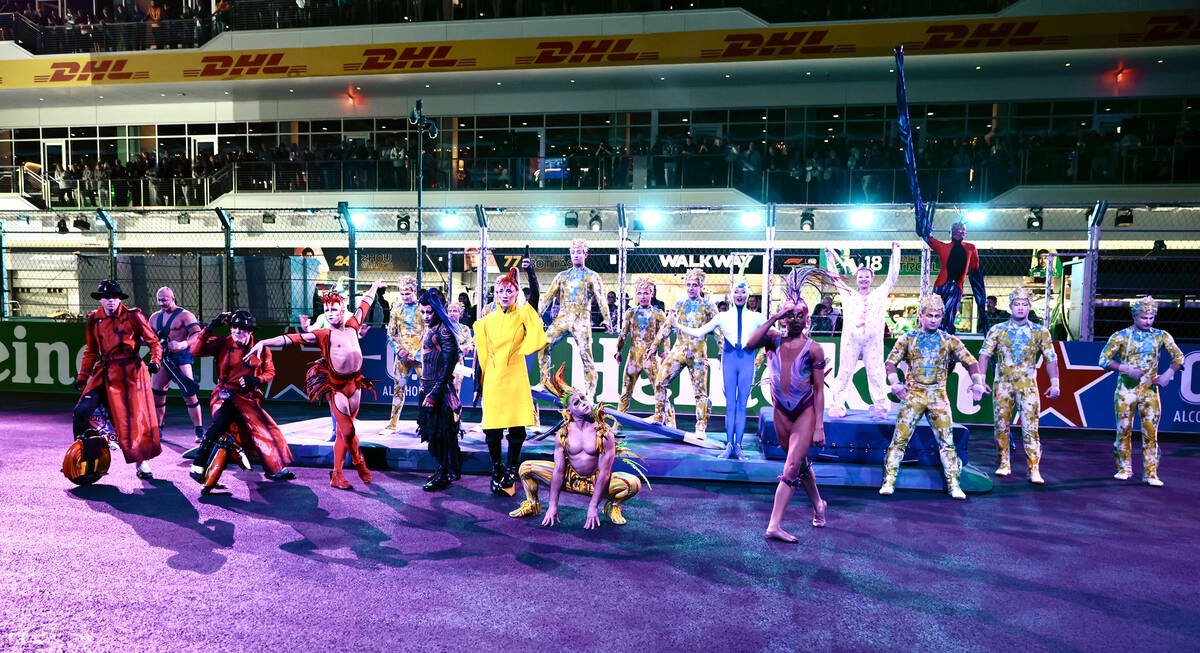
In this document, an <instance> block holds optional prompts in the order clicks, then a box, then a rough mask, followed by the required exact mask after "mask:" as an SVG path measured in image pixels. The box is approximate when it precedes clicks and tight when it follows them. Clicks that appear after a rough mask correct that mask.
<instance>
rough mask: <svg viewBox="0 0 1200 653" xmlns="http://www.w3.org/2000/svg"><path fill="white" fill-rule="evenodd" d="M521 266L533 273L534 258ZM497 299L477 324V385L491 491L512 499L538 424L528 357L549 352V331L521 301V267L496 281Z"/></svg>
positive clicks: (534, 312) (534, 310)
mask: <svg viewBox="0 0 1200 653" xmlns="http://www.w3.org/2000/svg"><path fill="white" fill-rule="evenodd" d="M521 265H522V266H523V267H525V268H526V270H530V271H532V267H531V263H530V261H529V259H525V260H523V261H522V262H521ZM531 296H532V295H531ZM495 297H496V309H495V310H493V311H492V312H491V313H488V314H487V315H485V316H484V317H483V319H481V320H479V321H478V322H476V323H475V347H476V352H477V353H476V360H477V364H478V368H477V373H476V377H475V382H476V383H478V384H479V385H480V387H481V394H482V396H483V433H484V438H485V440H486V441H487V446H488V455H489V456H491V459H492V492H493V493H495V494H498V495H501V496H511V490H512V487H513V485H514V484H515V483H516V473H517V465H518V464H519V463H520V462H521V445H522V444H523V443H524V442H525V427H526V426H531V425H532V424H533V423H534V421H535V417H534V411H533V395H532V393H531V392H530V388H529V372H528V371H527V370H526V368H525V357H526V356H528V355H529V354H533V353H535V352H538V351H541V350H542V349H543V348H545V347H546V332H545V331H543V330H542V320H541V318H540V317H538V313H537V310H536V309H535V308H534V307H533V306H532V305H530V304H529V303H526V302H524V301H521V299H522V296H521V289H520V287H519V286H518V284H517V269H516V268H510V269H509V270H508V272H507V273H506V274H505V275H504V276H502V277H500V278H498V279H496V285H495ZM504 429H508V465H507V466H506V465H505V464H504V459H503V458H502V457H501V450H500V449H501V445H500V440H501V439H502V438H503V436H504Z"/></svg>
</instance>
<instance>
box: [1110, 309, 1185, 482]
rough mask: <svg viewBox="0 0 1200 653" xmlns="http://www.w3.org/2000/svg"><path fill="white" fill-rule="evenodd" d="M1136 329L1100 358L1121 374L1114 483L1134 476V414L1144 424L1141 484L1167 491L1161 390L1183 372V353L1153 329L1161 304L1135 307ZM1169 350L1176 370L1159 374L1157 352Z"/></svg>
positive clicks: (1115, 337)
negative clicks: (1161, 465)
mask: <svg viewBox="0 0 1200 653" xmlns="http://www.w3.org/2000/svg"><path fill="white" fill-rule="evenodd" d="M1130 309H1131V310H1132V311H1133V326H1131V327H1125V328H1124V329H1121V330H1120V331H1118V332H1116V333H1114V334H1112V336H1111V337H1109V339H1108V344H1106V345H1104V351H1103V352H1101V353H1100V366H1101V367H1103V368H1105V369H1109V370H1113V371H1114V372H1119V373H1120V374H1119V375H1118V376H1117V391H1116V394H1115V395H1114V397H1113V399H1114V403H1115V405H1116V410H1117V439H1116V441H1114V442H1113V454H1114V456H1115V457H1116V459H1117V473H1116V474H1115V475H1114V476H1113V478H1117V479H1120V480H1122V481H1124V480H1126V479H1128V478H1129V477H1130V476H1132V475H1133V445H1132V443H1131V434H1132V431H1133V419H1134V415H1135V414H1140V415H1141V418H1142V461H1143V465H1142V467H1143V468H1142V481H1143V482H1144V483H1146V485H1152V486H1154V487H1162V484H1163V482H1162V480H1161V479H1159V478H1158V420H1159V418H1160V417H1161V416H1162V414H1161V412H1160V410H1161V409H1162V405H1161V404H1160V403H1159V398H1158V389H1159V388H1165V387H1166V386H1167V384H1168V383H1170V382H1171V378H1172V377H1174V376H1175V373H1176V372H1178V371H1179V370H1180V369H1182V368H1183V352H1182V351H1180V350H1179V347H1178V346H1176V344H1175V339H1174V338H1172V337H1171V334H1169V333H1167V332H1166V331H1163V330H1162V329H1155V328H1154V318H1155V317H1156V316H1157V315H1158V302H1156V301H1155V300H1154V298H1153V297H1143V298H1141V299H1139V300H1138V301H1136V302H1134V303H1133V304H1131V305H1130ZM1160 348H1161V349H1166V350H1167V355H1169V356H1170V357H1171V366H1170V367H1168V368H1167V371H1165V372H1163V373H1162V374H1159V373H1158V350H1159V349H1160Z"/></svg>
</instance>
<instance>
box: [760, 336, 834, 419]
mask: <svg viewBox="0 0 1200 653" xmlns="http://www.w3.org/2000/svg"><path fill="white" fill-rule="evenodd" d="M782 344H783V335H782V334H776V336H775V353H774V355H773V356H770V357H768V358H769V359H770V362H769V363H768V365H770V366H771V399H772V400H773V401H774V402H775V409H776V410H779V411H782V412H784V413H788V414H790V415H792V416H793V417H798V416H799V415H800V413H803V412H804V411H806V410H808V407H809V406H811V405H812V402H813V385H812V371H813V368H814V367H815V368H818V369H823V368H824V367H825V365H826V363H828V359H825V360H822V361H821V362H819V363H816V364H815V365H814V364H813V360H812V353H811V352H809V349H810V348H811V347H812V340H807V341H805V343H804V349H802V350H801V351H800V353H799V354H796V358H795V360H793V361H792V367H791V369H790V370H789V371H788V387H787V389H786V390H785V389H784V387H783V363H782V362H781V359H782V358H783V356H781V355H780V354H779V351H780V349H779V348H780V346H781V345H782Z"/></svg>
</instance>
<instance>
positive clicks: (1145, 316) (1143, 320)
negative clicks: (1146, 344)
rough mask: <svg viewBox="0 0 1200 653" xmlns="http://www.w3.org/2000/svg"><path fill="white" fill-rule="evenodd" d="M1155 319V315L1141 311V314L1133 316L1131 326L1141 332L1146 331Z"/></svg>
mask: <svg viewBox="0 0 1200 653" xmlns="http://www.w3.org/2000/svg"><path fill="white" fill-rule="evenodd" d="M1155 317H1157V314H1155V313H1151V312H1149V311H1142V312H1141V313H1138V314H1137V315H1136V316H1134V318H1133V326H1135V327H1137V328H1139V329H1141V330H1142V331H1145V330H1146V329H1149V328H1150V327H1152V326H1154V318H1155Z"/></svg>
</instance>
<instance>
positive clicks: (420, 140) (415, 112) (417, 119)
mask: <svg viewBox="0 0 1200 653" xmlns="http://www.w3.org/2000/svg"><path fill="white" fill-rule="evenodd" d="M408 124H410V125H412V126H414V127H416V128H417V290H418V291H419V290H420V289H421V272H422V271H423V270H424V267H425V266H424V265H422V263H423V261H422V259H423V258H424V257H422V256H421V252H423V251H425V250H424V246H423V245H422V243H421V240H422V238H421V236H422V232H424V230H425V229H424V225H423V224H422V221H421V190H422V189H423V188H424V187H425V135H426V134H428V135H429V138H431V139H436V138H437V137H438V128H437V123H435V122H434V121H433V120H431V119H429V118H426V117H425V102H424V100H417V101H416V103H415V104H413V108H412V111H411V112H409V114H408Z"/></svg>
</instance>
